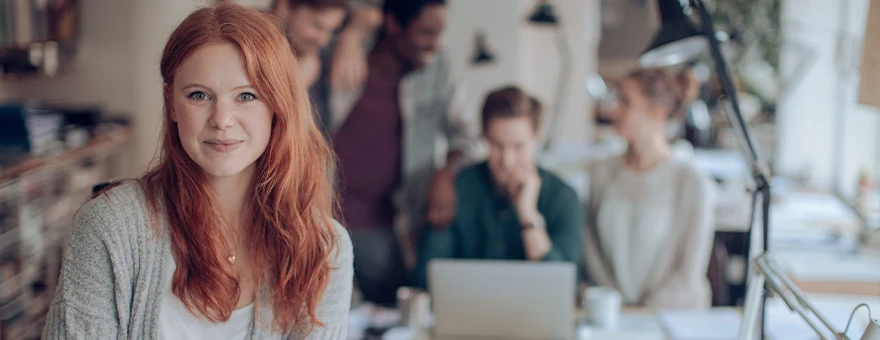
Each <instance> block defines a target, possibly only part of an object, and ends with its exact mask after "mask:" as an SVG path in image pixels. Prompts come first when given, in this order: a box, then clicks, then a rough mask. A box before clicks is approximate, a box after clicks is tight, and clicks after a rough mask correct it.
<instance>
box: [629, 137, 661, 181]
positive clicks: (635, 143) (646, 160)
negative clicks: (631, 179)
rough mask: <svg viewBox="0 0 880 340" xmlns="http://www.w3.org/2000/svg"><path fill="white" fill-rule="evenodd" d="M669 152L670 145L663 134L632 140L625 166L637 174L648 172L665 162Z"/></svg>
mask: <svg viewBox="0 0 880 340" xmlns="http://www.w3.org/2000/svg"><path fill="white" fill-rule="evenodd" d="M669 151H670V148H669V143H668V142H666V139H665V138H663V136H662V134H657V135H655V136H653V137H646V138H643V139H641V140H631V141H629V146H628V147H627V149H626V153H624V155H623V161H624V165H625V166H626V167H627V168H629V169H631V170H634V171H637V172H643V171H648V170H651V169H653V168H654V167H656V166H657V165H659V164H660V163H661V162H663V160H665V159H666V157H667V156H669Z"/></svg>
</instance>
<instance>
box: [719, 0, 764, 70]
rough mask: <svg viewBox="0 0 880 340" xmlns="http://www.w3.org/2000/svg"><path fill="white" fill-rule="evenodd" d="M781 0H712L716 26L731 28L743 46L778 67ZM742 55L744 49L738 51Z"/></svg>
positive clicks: (730, 30) (730, 31)
mask: <svg viewBox="0 0 880 340" xmlns="http://www.w3.org/2000/svg"><path fill="white" fill-rule="evenodd" d="M780 2H781V1H780V0H709V1H707V5H708V7H709V9H710V11H711V14H712V19H713V20H715V22H716V26H717V27H716V29H720V30H723V31H725V32H728V33H729V34H731V35H732V36H733V38H734V39H735V40H737V42H738V43H739V45H740V46H741V47H743V48H744V49H748V48H755V49H756V50H754V51H753V52H754V53H757V57H759V58H762V59H764V60H765V61H767V62H768V63H769V64H770V65H772V66H773V68H775V69H778V68H779V47H780V43H781V32H780V20H781V17H780V15H781V11H780V10H781V5H780ZM738 54H739V57H742V56H743V55H745V53H738Z"/></svg>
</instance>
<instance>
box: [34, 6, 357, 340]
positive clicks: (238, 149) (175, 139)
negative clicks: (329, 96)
mask: <svg viewBox="0 0 880 340" xmlns="http://www.w3.org/2000/svg"><path fill="white" fill-rule="evenodd" d="M290 65H296V60H295V58H294V56H293V54H292V53H291V50H290V46H289V45H288V43H287V40H286V39H285V37H284V35H283V33H282V32H281V30H280V29H279V27H278V26H277V25H276V24H274V21H273V20H272V19H271V18H270V17H269V16H268V15H267V14H263V13H260V12H258V11H257V10H254V9H248V8H245V7H241V6H237V5H231V4H222V5H218V6H216V7H211V8H204V9H200V10H198V11H196V12H194V13H192V14H191V15H190V16H189V17H187V18H186V19H185V20H184V21H183V23H181V24H180V26H178V27H177V29H176V30H175V31H174V32H173V33H172V35H171V37H170V38H169V40H168V43H167V45H166V46H165V51H164V54H163V56H162V61H161V72H162V78H163V80H164V100H165V110H164V116H165V123H164V126H163V128H162V137H163V139H162V146H161V159H160V161H159V162H158V165H157V166H156V167H155V168H153V169H151V170H150V171H149V172H148V173H147V174H146V175H145V176H144V177H143V178H141V179H139V180H136V181H130V182H127V183H123V184H120V185H116V186H115V187H112V188H110V189H108V190H106V191H105V192H103V193H102V194H99V195H98V196H97V197H96V198H94V199H92V200H90V201H89V202H87V203H86V204H85V205H84V206H83V208H82V209H81V210H80V211H79V213H78V214H77V217H76V219H75V226H74V230H73V234H72V236H71V238H70V241H69V246H68V250H67V253H66V254H65V258H64V264H63V269H62V274H61V282H60V286H59V287H58V290H57V293H56V296H55V301H54V302H53V303H52V307H51V309H50V311H49V315H48V317H47V324H46V328H45V330H44V333H43V337H44V338H47V339H67V338H73V339H111V338H112V339H283V338H289V339H342V338H345V331H346V327H347V315H348V309H349V302H350V299H351V286H352V249H351V242H350V240H349V237H348V235H347V233H346V231H345V229H344V228H343V227H342V226H341V225H339V224H338V223H337V222H335V221H334V220H333V219H332V216H333V210H334V195H333V188H332V183H331V182H330V177H329V176H328V174H330V173H332V168H331V166H332V164H333V157H332V152H331V150H330V149H329V148H328V146H327V145H326V143H325V142H324V139H323V137H322V135H321V133H320V131H319V130H318V128H317V126H316V124H315V122H314V121H313V117H312V112H311V111H310V107H311V106H310V103H309V100H308V97H307V94H306V89H305V85H304V83H303V81H302V80H301V79H299V77H298V76H297V74H298V70H297V69H296V67H293V68H291V67H290ZM328 169H329V170H330V171H328Z"/></svg>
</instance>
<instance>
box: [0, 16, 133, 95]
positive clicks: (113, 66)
mask: <svg viewBox="0 0 880 340" xmlns="http://www.w3.org/2000/svg"><path fill="white" fill-rule="evenodd" d="M132 2H133V1H120V0H81V1H80V2H79V3H80V8H81V11H80V15H81V23H80V29H81V31H80V37H81V38H80V40H79V42H78V47H77V49H78V52H77V54H76V58H75V60H74V61H73V62H72V64H71V65H68V66H69V67H66V68H62V69H61V73H60V74H59V75H58V76H57V77H55V78H42V77H37V76H25V77H24V78H14V77H10V78H6V79H4V80H3V81H0V96H2V97H3V99H8V98H29V99H40V100H53V101H55V100H57V101H63V102H73V103H77V104H100V105H102V106H104V107H105V108H106V110H107V111H109V112H118V113H127V112H131V102H132V98H133V95H134V91H133V88H132V85H133V83H134V82H133V80H134V79H133V73H132V68H131V66H132V62H131V59H132V56H133V48H132V47H133V45H132V43H131V37H132V32H133V30H132V28H133V27H132V26H131V20H132V18H133V17H134V15H133V12H132Z"/></svg>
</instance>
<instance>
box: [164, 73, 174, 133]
mask: <svg viewBox="0 0 880 340" xmlns="http://www.w3.org/2000/svg"><path fill="white" fill-rule="evenodd" d="M171 96H172V88H171V85H170V84H168V83H164V84H162V97H163V99H164V100H165V107H166V108H167V110H168V112H170V113H171V121H173V122H175V123H177V112H176V111H174V103H173V102H172V100H171Z"/></svg>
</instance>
